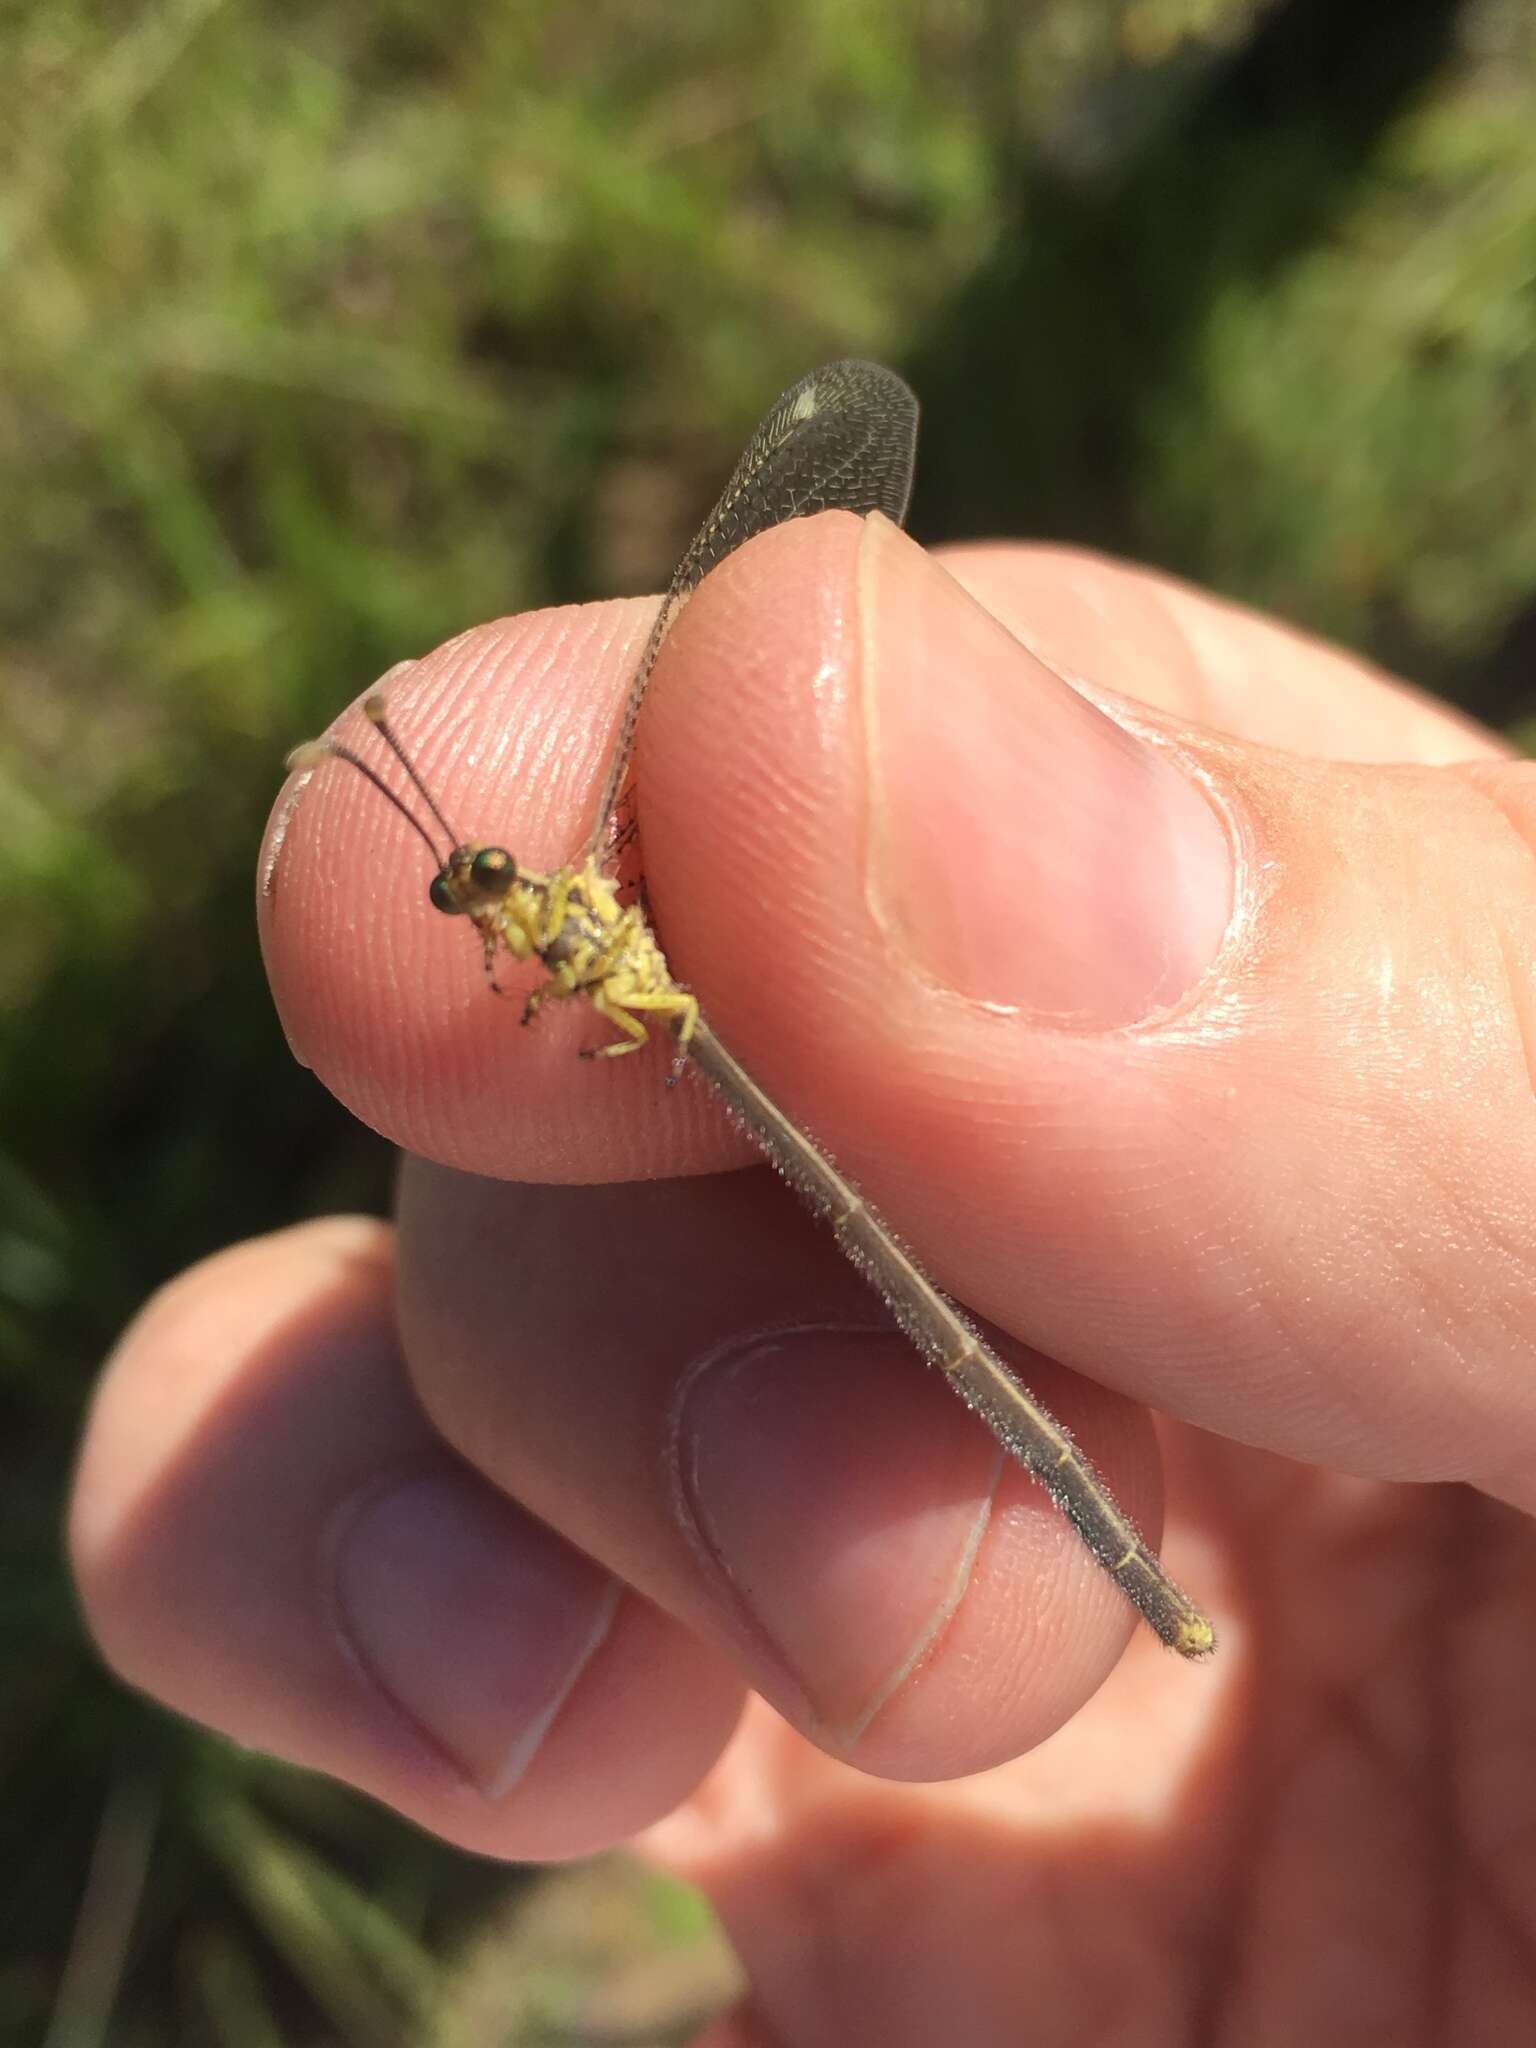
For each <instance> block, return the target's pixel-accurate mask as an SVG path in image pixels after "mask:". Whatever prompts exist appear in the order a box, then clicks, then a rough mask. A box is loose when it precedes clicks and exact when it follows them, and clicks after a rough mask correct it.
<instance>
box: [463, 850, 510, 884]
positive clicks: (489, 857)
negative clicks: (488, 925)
mask: <svg viewBox="0 0 1536 2048" xmlns="http://www.w3.org/2000/svg"><path fill="white" fill-rule="evenodd" d="M469 879H470V880H471V881H472V882H473V883H474V885H475V887H476V888H477V889H478V890H479V891H480V893H481V894H482V895H483V896H505V895H506V893H507V891H508V890H509V889H510V888H511V886H512V884H513V883H514V882H515V881H516V880H517V862H516V861H515V860H514V859H513V858H512V856H511V854H510V853H508V852H507V850H506V848H505V847H503V846H482V847H481V849H480V851H479V852H478V853H477V854H476V855H475V857H474V859H473V860H472V861H471V862H470V865H469Z"/></svg>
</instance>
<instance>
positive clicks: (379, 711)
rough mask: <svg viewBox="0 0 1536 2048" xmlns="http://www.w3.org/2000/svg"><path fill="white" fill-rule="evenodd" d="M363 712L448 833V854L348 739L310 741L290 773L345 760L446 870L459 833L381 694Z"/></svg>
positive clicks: (297, 752) (292, 758)
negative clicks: (401, 737)
mask: <svg viewBox="0 0 1536 2048" xmlns="http://www.w3.org/2000/svg"><path fill="white" fill-rule="evenodd" d="M363 713H364V716H365V717H366V718H367V720H368V722H369V724H370V725H372V726H373V727H374V729H375V730H376V731H377V732H378V734H379V737H380V738H381V739H382V740H383V741H384V744H385V745H386V746H387V747H388V748H389V750H390V752H391V753H392V754H393V755H394V757H395V759H396V760H397V761H398V762H399V763H400V766H401V767H402V768H403V769H404V770H405V772H406V775H407V777H408V778H409V780H410V784H411V787H412V788H413V789H414V790H415V791H416V793H417V795H418V796H419V797H420V798H421V800H422V802H423V803H424V804H425V805H426V807H427V809H428V810H429V811H430V812H431V813H432V816H433V817H434V818H435V819H436V821H437V823H438V824H439V825H440V826H441V827H442V830H443V832H444V833H445V834H446V836H447V840H448V853H444V852H441V851H440V850H439V849H438V847H437V845H436V844H435V843H434V841H433V838H432V835H431V833H430V832H429V831H428V830H427V828H426V826H425V825H423V824H422V822H421V820H420V818H418V817H417V815H416V813H415V812H414V811H413V810H412V809H411V807H410V805H409V804H407V803H406V802H405V800H404V798H403V797H402V796H401V795H400V793H399V791H398V790H394V789H391V788H390V786H389V784H388V783H387V782H386V781H385V780H384V778H383V776H382V775H380V773H379V771H378V770H377V769H376V768H374V767H373V766H371V765H370V763H368V762H367V761H365V760H364V759H363V757H362V756H361V754H358V753H356V752H355V751H354V750H353V749H352V748H351V747H349V746H348V745H347V744H346V742H345V741H344V740H338V739H333V738H331V737H330V736H329V735H327V737H326V738H324V739H319V740H306V741H305V742H304V744H303V746H301V747H295V748H294V750H293V752H292V753H291V754H290V755H289V756H288V760H287V763H286V765H287V768H288V770H289V773H290V774H292V773H294V772H295V771H296V770H299V769H303V768H313V767H315V766H317V764H318V763H319V762H321V761H324V760H337V761H345V762H346V764H347V766H348V767H349V768H355V769H356V770H357V772H358V774H359V775H361V776H364V777H365V778H366V779H367V780H368V781H369V782H371V783H372V784H373V786H374V788H375V789H376V790H377V791H378V792H379V794H380V796H382V797H387V798H388V800H389V801H390V803H392V804H393V805H394V807H395V809H396V810H397V811H398V812H399V813H400V815H401V817H402V818H404V820H405V822H406V823H407V824H408V825H409V826H410V828H411V830H412V831H413V832H414V833H415V834H416V835H417V837H418V838H419V839H420V840H421V841H422V843H423V844H424V845H425V847H426V849H427V851H428V852H429V853H430V854H431V856H432V861H433V865H434V866H436V867H438V868H442V867H445V866H446V865H447V861H448V855H449V854H451V852H452V850H453V848H454V847H456V846H457V845H458V844H459V839H458V835H457V833H456V832H455V831H454V829H453V827H452V826H451V825H450V824H449V822H448V820H447V819H446V818H445V817H444V816H443V814H442V812H441V810H439V808H438V806H437V803H436V802H435V800H434V798H433V795H432V792H431V790H429V789H428V788H427V785H426V784H425V782H423V781H422V779H421V774H420V772H419V770H418V769H417V767H416V764H415V762H414V761H413V760H412V759H411V757H410V755H409V754H407V752H406V751H405V748H404V747H403V746H402V745H401V743H400V741H399V739H398V738H397V737H396V734H395V730H394V727H393V726H392V725H391V724H390V722H389V719H388V716H387V714H386V712H385V709H384V699H383V698H382V697H380V696H378V695H377V694H375V695H374V696H371V697H369V698H367V699H366V700H365V702H364V704H363Z"/></svg>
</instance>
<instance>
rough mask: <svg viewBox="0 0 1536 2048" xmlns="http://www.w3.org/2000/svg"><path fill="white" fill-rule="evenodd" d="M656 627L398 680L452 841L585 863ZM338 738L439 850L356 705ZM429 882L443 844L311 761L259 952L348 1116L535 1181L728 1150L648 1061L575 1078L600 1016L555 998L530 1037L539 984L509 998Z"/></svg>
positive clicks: (406, 1142) (579, 623) (484, 1167)
mask: <svg viewBox="0 0 1536 2048" xmlns="http://www.w3.org/2000/svg"><path fill="white" fill-rule="evenodd" d="M650 616H651V607H650V606H649V605H648V604H647V603H646V602H645V601H643V600H635V601H630V602H624V603H613V604H600V605H587V606H570V607H564V608H561V609H558V610H553V611H546V612H534V613H528V614H525V615H523V616H521V617H518V618H513V619H502V620H498V621H496V622H495V623H493V624H491V625H488V626H483V627H479V628H476V629H475V630H473V631H472V632H468V633H464V634H461V635H460V636H459V637H458V638H457V639H455V640H452V641H449V642H447V643H446V644H445V645H444V646H443V647H440V648H438V649H437V650H436V651H435V652H434V653H432V654H430V655H427V656H425V657H424V658H423V659H422V660H420V661H417V662H415V663H412V664H402V665H401V666H400V667H399V668H398V669H397V670H392V671H391V676H390V678H388V679H386V681H387V682H388V690H387V696H388V702H389V708H390V722H391V727H392V730H393V731H394V732H395V734H396V735H397V737H398V738H399V740H400V741H401V744H402V745H403V746H404V747H405V749H406V751H407V752H408V754H409V756H410V759H411V762H412V765H413V767H414V768H415V770H416V772H417V774H418V776H419V778H420V781H421V783H422V784H423V785H424V786H425V788H426V789H427V790H428V791H430V793H431V796H432V798H433V800H434V802H435V804H436V806H437V809H438V810H439V811H441V813H442V815H443V817H444V818H445V819H446V820H447V821H448V827H449V829H450V831H451V833H452V835H453V838H454V840H455V841H460V840H462V841H468V842H472V843H476V844H484V845H496V846H505V847H507V848H508V849H509V850H510V851H511V852H512V853H513V855H514V857H515V858H516V859H517V860H519V861H520V862H521V863H522V864H523V865H524V866H525V867H527V868H531V869H534V870H538V871H547V870H550V869H554V868H557V867H559V866H560V865H562V864H563V863H564V862H565V861H567V860H569V859H570V858H571V857H572V855H573V854H574V853H575V852H576V850H577V849H578V847H579V845H580V843H581V841H582V840H583V839H584V837H585V835H586V832H587V830H588V828H589V825H590V806H591V804H592V803H593V802H595V800H596V792H597V789H598V787H599V785H600V783H601V780H602V775H603V770H604V766H605V764H606V755H607V751H608V748H609V746H610V743H611V739H612V733H613V727H614V723H615V720H616V717H617V712H618V705H619V701H620V698H621V696H622V693H623V691H624V689H625V687H626V685H627V683H628V680H629V676H630V674H631V672H632V669H633V665H634V662H635V659H636V658H637V655H638V653H639V649H640V647H641V645H642V644H643V640H644V633H645V629H646V627H647V625H648V623H649V619H650ZM370 694H374V693H370ZM336 731H337V733H338V735H340V736H341V737H342V739H343V743H344V744H346V745H348V746H349V747H351V748H352V749H353V750H354V751H355V752H356V753H357V755H358V756H359V758H360V759H362V760H365V761H367V762H368V763H369V765H370V766H375V767H377V769H378V772H379V773H380V775H381V776H382V777H383V779H384V780H385V782H386V783H387V784H388V785H389V787H390V788H391V789H394V790H397V791H399V792H401V794H402V801H404V802H405V803H406V805H407V808H408V809H410V810H411V811H412V813H413V815H415V816H416V817H417V818H418V820H419V821H420V822H421V824H422V829H423V830H424V831H425V833H426V834H427V837H428V838H430V839H431V840H432V841H433V842H434V843H438V842H444V838H445V835H444V832H443V829H442V827H441V826H440V825H439V824H438V823H437V821H436V820H435V818H434V817H433V816H432V814H431V813H430V812H429V811H428V810H427V808H426V805H425V802H424V800H422V799H420V798H419V795H418V793H417V792H416V791H415V790H413V789H412V787H411V785H410V782H409V780H408V778H407V776H406V773H405V771H404V769H403V768H402V767H401V765H400V763H399V762H398V761H397V760H396V759H395V758H394V757H393V755H392V754H391V753H390V752H389V750H388V749H387V748H386V747H385V746H383V745H382V744H381V743H380V739H379V735H378V733H377V732H376V731H374V730H372V729H371V727H370V725H369V724H368V723H367V722H366V721H365V720H364V719H363V718H361V717H359V716H357V715H355V714H354V713H348V714H344V715H343V717H342V719H341V720H339V721H338V724H337V728H336ZM442 851H443V852H444V853H446V851H447V847H446V843H444V844H443V846H442ZM435 873H436V868H435V865H434V854H433V852H432V850H431V849H430V848H429V847H428V846H427V845H426V844H424V843H423V839H422V837H421V836H420V835H419V834H418V832H416V831H415V830H413V829H412V826H411V824H410V823H409V822H408V821H407V819H406V818H405V817H403V816H402V815H400V813H399V811H398V810H397V809H396V808H394V807H393V806H391V804H390V803H389V802H388V801H387V800H386V799H385V797H384V796H383V795H381V793H380V792H379V790H378V789H376V788H374V787H372V786H371V785H370V783H369V782H368V781H367V780H366V778H365V777H364V776H363V775H361V774H359V773H358V772H357V771H356V769H355V768H353V767H352V766H351V765H350V764H349V763H348V762H347V761H345V760H340V759H335V758H331V759H322V760H319V761H318V762H316V761H314V760H312V759H311V758H310V757H308V756H306V765H305V767H304V769H303V773H302V775H301V776H300V777H299V778H298V779H297V780H295V781H293V782H290V783H289V784H288V785H287V786H286V787H285V788H284V790H283V792H282V793H281V795H280V797H279V799H278V802H277V805H276V807H275V809H274V813H273V818H272V821H271V824H270V825H269V828H268V834H267V840H266V844H265V847H264V850H263V856H262V862H261V868H260V884H259V896H258V901H259V906H260V924H261V935H262V946H263V952H264V956H265V959H266V963H267V970H268V975H269V977H270V980H271V984H272V990H273V995H274V998H275V1000H276V1003H277V1006H278V1010H279V1014H280V1015H281V1017H282V1020H283V1025H284V1029H285V1031H286V1032H287V1034H288V1039H289V1043H290V1044H291V1046H292V1047H293V1050H294V1053H295V1056H296V1057H297V1058H298V1059H299V1060H300V1062H301V1063H302V1064H304V1065H306V1066H309V1067H311V1068H312V1069H313V1070H314V1072H315V1073H316V1074H317V1076H318V1077H319V1078H320V1080H322V1081H323V1082H324V1084H325V1085H326V1086H327V1087H328V1088H329V1089H330V1090H331V1091H332V1093H333V1094H335V1095H336V1096H338V1097H339V1098H340V1100H341V1101H342V1102H343V1103H345V1104H346V1106H347V1107H348V1108H349V1109H351V1110H352V1111H353V1112H354V1114H356V1115H357V1116H359V1117H360V1118H361V1119H362V1120H363V1121H364V1122H365V1123H367V1124H369V1125H371V1126H372V1127H373V1128H374V1129H376V1130H379V1131H381V1132H383V1133H384V1134H385V1135H386V1136H387V1137H389V1138H391V1139H393V1140H394V1141H395V1142H396V1143H398V1144H400V1145H402V1146H404V1147H405V1148H406V1149H407V1150H409V1151H412V1152H416V1153H419V1154H421V1155H423V1156H426V1157H429V1158H433V1159H436V1160H439V1161H441V1162H442V1163H444V1164H446V1165H451V1166H456V1167H460V1168H462V1169H464V1170H466V1171H471V1172H481V1173H501V1174H515V1175H518V1176H519V1177H521V1178H525V1179H529V1180H553V1181H559V1180H570V1179H575V1180H581V1179H596V1178H605V1177H613V1178H627V1177H631V1176H634V1175H637V1174H642V1173H652V1172H656V1171H659V1170H661V1169H662V1167H663V1166H664V1165H665V1164H667V1163H671V1162H674V1161H675V1162H677V1163H679V1164H681V1165H682V1167H683V1168H684V1169H685V1170H686V1169H688V1168H689V1167H690V1166H692V1167H701V1166H708V1165H716V1164H719V1163H720V1162H721V1160H722V1159H723V1158H725V1157H730V1156H733V1155H734V1153H735V1148H734V1147H733V1146H732V1143H731V1140H730V1138H729V1136H728V1134H726V1133H725V1132H724V1131H723V1129H722V1127H721V1125H720V1123H719V1121H718V1119H716V1118H715V1116H714V1115H713V1112H712V1111H711V1109H710V1108H709V1106H708V1105H707V1104H706V1103H705V1101H704V1099H703V1097H702V1095H701V1094H700V1093H699V1092H697V1091H692V1090H688V1091H680V1092H679V1093H678V1094H677V1096H676V1097H675V1099H674V1100H672V1101H667V1100H666V1098H665V1096H664V1093H663V1090H662V1087H661V1084H660V1078H659V1074H658V1060H657V1059H655V1058H652V1057H651V1056H650V1055H648V1054H646V1055H640V1056H637V1057H635V1058H632V1059H627V1060H622V1061H605V1062H603V1063H602V1066H601V1068H600V1069H599V1071H598V1072H597V1074H595V1075H594V1073H593V1072H592V1071H591V1069H590V1068H585V1067H580V1066H578V1064H577V1061H576V1058H575V1055H576V1052H577V1050H578V1048H579V1047H580V1046H581V1045H582V1044H583V1043H585V1042H587V1041H589V1040H590V1039H591V1038H592V1035H593V1020H592V1018H591V1016H590V1013H589V1011H588V1009H587V1007H586V1006H585V1005H576V1004H570V1005H561V1004H552V1005H549V1006H548V1007H547V1008H546V1010H545V1011H544V1012H543V1013H541V1015H540V1017H539V1019H538V1023H537V1027H536V1028H534V1029H531V1030H528V1031H519V1030H517V1029H516V1025H517V1022H518V1016H519V1012H520V1009H521V1003H522V998H523V995H524V994H525V993H526V991H527V989H530V988H532V987H533V986H534V984H535V982H536V981H537V979H538V974H537V970H536V969H535V968H533V967H528V968H526V969H519V968H517V967H516V965H515V964H513V963H508V962H502V963H500V964H499V966H498V973H497V985H498V986H499V987H501V988H502V989H503V990H504V991H505V996H504V999H502V1000H497V999H496V996H495V995H494V994H493V993H492V990H491V987H490V984H489V982H488V979H487V975H486V972H485V964H484V957H483V947H482V945H481V942H480V940H479V938H478V937H477V935H476V934H475V932H474V931H473V930H472V929H471V928H470V927H469V925H468V923H467V921H466V920H465V919H463V918H452V917H445V916H443V915H441V914H440V913H439V912H438V910H436V909H435V908H434V907H433V905H432V903H431V902H430V901H429V887H430V884H431V883H432V881H433V879H434V876H435Z"/></svg>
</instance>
